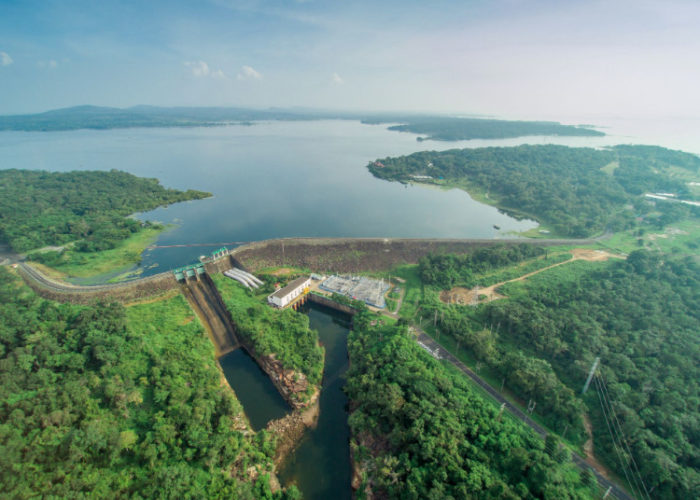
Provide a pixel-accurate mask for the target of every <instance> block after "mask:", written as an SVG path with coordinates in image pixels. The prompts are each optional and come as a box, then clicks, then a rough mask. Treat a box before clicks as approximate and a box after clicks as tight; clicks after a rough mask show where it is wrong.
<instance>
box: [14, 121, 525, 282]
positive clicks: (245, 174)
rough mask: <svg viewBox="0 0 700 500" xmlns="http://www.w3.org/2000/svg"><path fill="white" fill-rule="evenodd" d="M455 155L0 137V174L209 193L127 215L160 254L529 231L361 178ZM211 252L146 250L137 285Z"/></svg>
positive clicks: (208, 141)
mask: <svg viewBox="0 0 700 500" xmlns="http://www.w3.org/2000/svg"><path fill="white" fill-rule="evenodd" d="M482 142H483V141H482ZM460 145H461V143H448V142H436V141H426V142H421V143H419V142H417V141H416V136H415V135H414V134H406V133H398V132H392V131H388V130H386V126H380V125H363V124H361V123H359V122H354V121H341V120H325V121H309V122H263V123H255V124H254V125H252V126H241V125H231V126H222V127H203V128H160V129H159V128H155V129H138V128H135V129H121V130H118V129H114V130H75V131H67V132H50V133H42V132H3V133H0V158H2V160H0V162H1V163H2V165H1V166H2V168H22V169H45V170H51V171H70V170H110V169H119V170H125V171H127V172H130V173H132V174H135V175H138V176H142V177H155V178H157V179H159V180H160V181H161V183H162V184H163V185H164V186H166V187H170V188H176V189H181V190H186V189H199V190H202V191H208V192H211V193H212V194H213V195H214V196H213V197H212V198H209V199H205V200H197V201H190V202H185V203H178V204H175V205H172V206H170V207H167V208H159V209H156V210H154V211H151V212H148V213H143V214H139V215H138V217H139V218H140V219H142V220H152V221H159V222H162V223H165V224H172V225H173V228H172V229H171V230H169V231H166V232H164V233H162V234H161V235H160V237H159V239H158V242H157V245H159V246H163V247H168V246H169V245H181V244H193V243H194V244H201V243H232V242H245V241H259V240H264V239H270V238H281V237H294V236H309V237H314V236H318V237H390V238H399V237H410V238H414V237H415V238H418V237H421V238H441V237H444V238H491V237H512V234H511V235H509V234H508V233H509V232H512V231H523V230H527V229H529V228H532V227H534V225H535V224H534V223H533V222H531V221H518V220H515V219H513V218H511V217H509V216H507V215H505V214H502V213H500V212H499V211H498V210H497V209H496V208H494V207H491V206H488V205H484V204H482V203H479V202H476V201H474V200H472V199H471V198H470V197H469V195H468V194H467V193H465V192H463V191H459V190H451V191H442V190H439V189H434V188H428V187H425V186H417V185H409V186H405V185H402V184H399V183H396V182H387V181H383V180H379V179H377V178H375V177H374V176H372V175H371V174H370V173H369V171H368V170H367V165H368V163H369V162H371V161H374V160H376V159H378V158H385V157H387V156H394V155H402V154H410V153H413V152H416V151H421V150H426V149H449V148H454V147H459V146H460ZM494 225H496V226H498V227H500V228H501V230H500V231H499V230H496V229H494V227H493V226H494ZM228 246H229V247H231V246H233V245H228ZM219 247H221V245H214V246H211V247H184V248H173V247H170V248H157V249H153V250H146V252H145V253H144V254H143V255H142V257H143V261H142V265H141V266H142V268H143V269H144V272H143V274H144V275H149V274H155V273H158V272H161V271H167V270H169V269H173V268H176V267H180V266H182V265H185V264H188V263H190V262H193V261H196V260H197V258H198V257H199V256H200V255H202V254H205V253H208V252H211V251H213V250H215V249H218V248H219Z"/></svg>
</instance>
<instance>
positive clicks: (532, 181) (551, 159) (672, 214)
mask: <svg viewBox="0 0 700 500" xmlns="http://www.w3.org/2000/svg"><path fill="white" fill-rule="evenodd" d="M368 168H369V170H370V171H371V172H372V174H373V175H375V176H376V177H378V178H380V179H386V180H395V181H399V182H422V183H431V184H436V185H439V186H444V187H458V188H461V189H464V190H465V191H468V192H469V193H470V194H472V196H474V197H475V198H477V199H479V200H480V201H484V202H486V203H490V204H493V205H496V206H497V207H499V208H501V209H503V210H505V211H507V212H509V213H511V214H513V215H515V216H520V217H530V218H534V219H536V220H537V221H538V222H540V223H541V224H544V225H545V226H546V227H548V228H551V229H552V230H553V231H554V232H555V233H556V234H558V235H561V236H569V237H577V238H580V237H586V236H592V235H595V234H599V233H602V232H605V231H619V230H623V229H629V228H631V227H633V226H635V224H636V222H637V221H638V220H639V219H640V218H641V219H644V220H645V222H646V223H648V224H651V225H652V226H654V227H658V228H661V227H664V226H666V225H667V224H670V223H672V222H675V221H678V220H681V219H684V218H687V217H690V216H694V217H697V216H698V215H699V214H700V210H699V209H698V207H697V206H693V205H688V204H683V203H678V202H677V201H676V200H670V201H669V200H667V201H664V200H658V201H657V203H656V204H655V205H654V206H652V205H651V204H650V203H648V201H647V200H645V198H644V197H643V195H644V194H645V193H656V192H662V193H672V194H673V197H675V198H677V199H683V200H691V201H692V200H695V196H694V194H693V191H692V190H691V188H690V186H689V183H690V182H691V181H694V180H696V179H697V178H698V177H699V176H700V158H699V157H697V156H695V155H692V154H689V153H683V152H681V151H672V150H669V149H665V148H660V147H653V146H615V147H612V148H608V149H602V150H601V149H592V148H569V147H565V146H554V145H542V146H529V145H523V146H517V147H508V148H500V147H499V148H496V147H494V148H477V149H461V150H458V149H453V150H449V151H443V152H439V153H438V152H435V151H426V152H421V153H415V154H412V155H409V156H402V157H398V158H383V159H380V160H377V161H374V162H372V163H370V164H369V165H368Z"/></svg>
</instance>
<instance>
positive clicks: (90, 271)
mask: <svg viewBox="0 0 700 500" xmlns="http://www.w3.org/2000/svg"><path fill="white" fill-rule="evenodd" d="M166 229H168V228H167V227H159V228H153V227H150V228H144V229H142V230H141V231H139V232H138V233H135V234H133V235H132V236H130V237H129V238H128V239H126V240H123V241H122V242H120V243H119V244H118V245H117V246H116V247H115V248H112V249H110V250H102V251H100V252H78V251H75V250H72V249H71V248H70V246H67V247H66V248H65V250H64V251H63V252H61V255H60V257H59V256H57V258H56V259H55V260H53V261H47V262H46V264H45V265H44V266H43V269H49V271H48V274H49V275H51V276H53V277H56V278H66V277H68V278H93V277H97V276H101V275H105V274H110V273H117V272H119V271H123V273H122V274H121V275H120V276H119V277H121V278H125V277H127V276H134V275H138V274H140V270H138V271H135V272H129V269H130V268H131V267H133V266H134V265H136V264H138V263H139V262H141V254H142V253H143V251H144V250H145V249H146V248H147V247H148V246H149V245H152V244H153V243H154V242H155V241H156V239H157V238H158V235H159V234H160V233H162V232H163V231H165V230H166Z"/></svg>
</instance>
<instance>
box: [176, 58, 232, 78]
mask: <svg viewBox="0 0 700 500" xmlns="http://www.w3.org/2000/svg"><path fill="white" fill-rule="evenodd" d="M185 66H187V67H188V68H190V70H191V71H192V75H193V76H194V77H196V78H205V77H210V78H221V79H225V78H226V75H225V74H224V72H223V71H222V70H221V69H211V68H210V67H209V65H208V64H207V63H206V62H204V61H186V62H185Z"/></svg>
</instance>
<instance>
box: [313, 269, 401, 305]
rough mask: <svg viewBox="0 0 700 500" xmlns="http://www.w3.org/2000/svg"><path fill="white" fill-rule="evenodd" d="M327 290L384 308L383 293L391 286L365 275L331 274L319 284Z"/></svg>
mask: <svg viewBox="0 0 700 500" xmlns="http://www.w3.org/2000/svg"><path fill="white" fill-rule="evenodd" d="M319 288H321V289H322V290H325V291H327V292H332V293H339V294H341V295H345V296H346V297H350V298H352V299H355V300H360V301H362V302H364V303H365V304H367V305H370V306H373V307H378V308H379V309H384V308H385V307H386V301H385V299H384V294H385V293H386V292H387V291H388V290H389V288H391V285H390V284H389V283H386V282H384V280H375V279H372V278H367V277H366V276H337V275H334V276H331V277H330V278H328V279H326V280H325V281H324V282H323V283H321V284H320V285H319Z"/></svg>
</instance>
